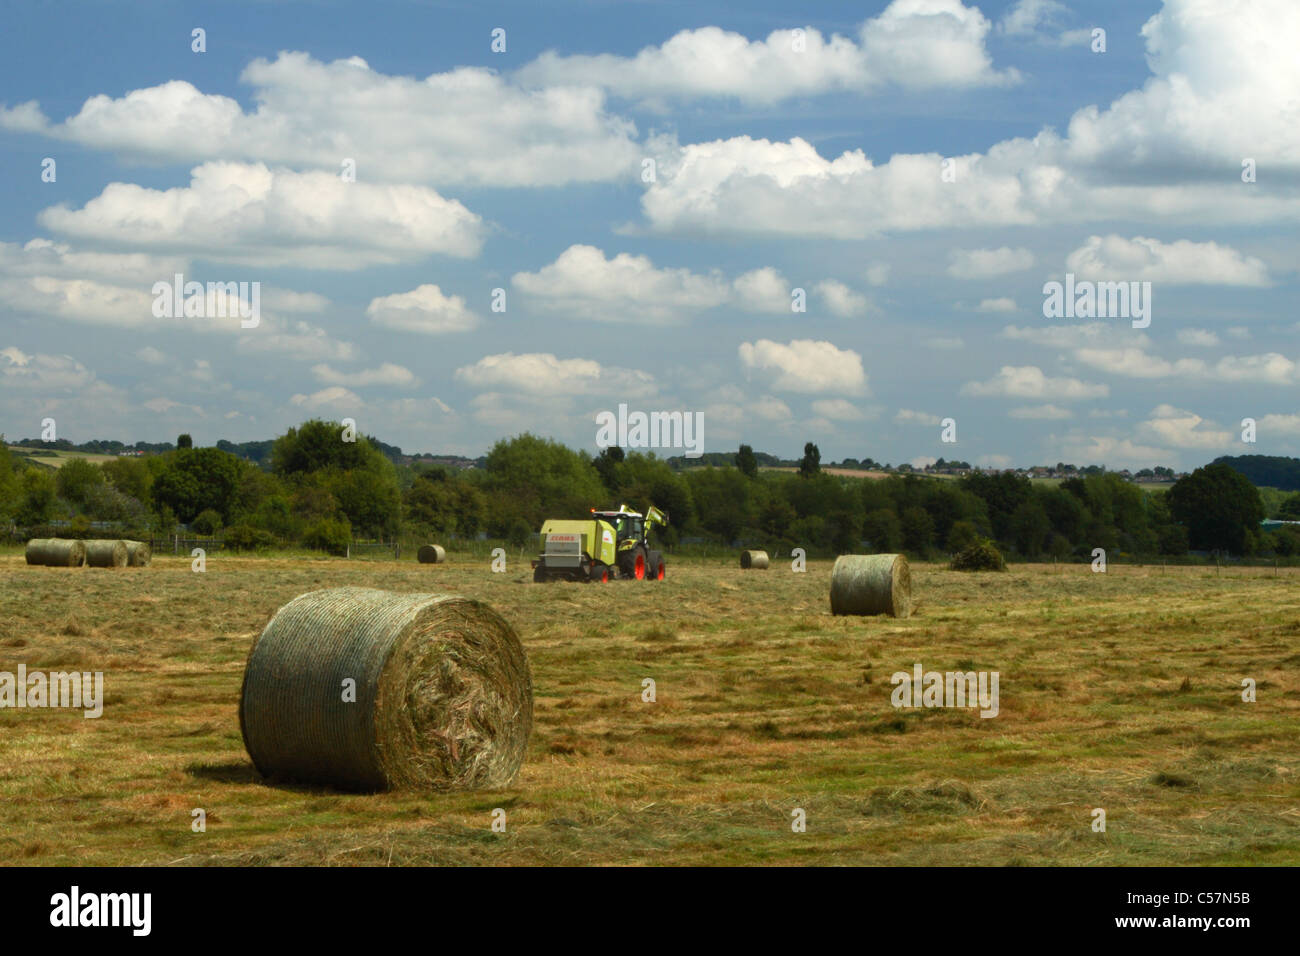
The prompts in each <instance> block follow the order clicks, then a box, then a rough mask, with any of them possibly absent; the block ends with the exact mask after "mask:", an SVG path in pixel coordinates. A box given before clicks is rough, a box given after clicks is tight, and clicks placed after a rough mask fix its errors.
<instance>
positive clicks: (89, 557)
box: [86, 538, 126, 568]
mask: <svg viewBox="0 0 1300 956" xmlns="http://www.w3.org/2000/svg"><path fill="white" fill-rule="evenodd" d="M86 564H87V566H89V567H92V568H124V567H126V542H125V541H109V540H108V539H106V538H105V539H97V540H92V541H87V542H86Z"/></svg>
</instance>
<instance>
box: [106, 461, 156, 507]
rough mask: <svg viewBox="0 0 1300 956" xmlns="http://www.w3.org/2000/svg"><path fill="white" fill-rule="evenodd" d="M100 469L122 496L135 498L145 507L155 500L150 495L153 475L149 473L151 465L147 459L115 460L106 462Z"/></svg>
mask: <svg viewBox="0 0 1300 956" xmlns="http://www.w3.org/2000/svg"><path fill="white" fill-rule="evenodd" d="M100 469H101V470H102V471H103V473H104V477H105V478H106V479H108V481H109V483H110V484H111V485H112V486H113V487H114V488H116V489H117V490H118V491H120V492H122V494H124V495H128V496H130V497H132V498H134V499H135V500H136V501H138V502H140V503H141V504H142V505H144V506H145V507H148V506H149V505H151V504H152V503H153V498H152V497H151V495H150V488H151V487H152V485H153V474H152V473H151V472H150V471H149V465H148V464H147V462H146V460H145V459H143V458H130V457H121V458H114V459H112V460H111V461H106V462H104V464H102V465H101V466H100Z"/></svg>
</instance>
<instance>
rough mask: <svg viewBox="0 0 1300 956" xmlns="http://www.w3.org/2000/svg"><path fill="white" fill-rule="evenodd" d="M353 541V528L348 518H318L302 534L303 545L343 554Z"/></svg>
mask: <svg viewBox="0 0 1300 956" xmlns="http://www.w3.org/2000/svg"><path fill="white" fill-rule="evenodd" d="M351 543H352V528H351V527H350V526H349V525H348V521H347V519H346V518H317V519H316V520H315V521H313V522H312V523H311V524H309V525H307V527H306V529H305V530H304V531H303V534H302V546H303V547H304V548H311V549H312V550H313V551H324V552H326V553H327V554H333V555H336V556H340V557H341V556H342V555H345V554H347V551H348V546H349V545H350V544H351Z"/></svg>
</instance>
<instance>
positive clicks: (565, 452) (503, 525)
mask: <svg viewBox="0 0 1300 956" xmlns="http://www.w3.org/2000/svg"><path fill="white" fill-rule="evenodd" d="M484 471H485V474H484V476H483V487H484V490H485V491H486V492H487V494H488V496H489V499H490V501H491V502H492V504H491V505H490V507H489V515H490V518H489V522H488V525H489V531H491V532H494V533H495V534H497V535H498V536H501V537H504V536H505V534H506V532H507V531H508V530H509V529H510V527H511V525H512V524H513V523H514V521H515V519H516V518H518V519H522V520H523V521H524V522H525V523H526V524H527V525H528V526H529V527H530V528H531V529H532V530H533V531H536V530H537V529H539V528H540V527H541V526H542V522H543V521H544V520H545V519H547V518H577V517H580V516H582V515H586V514H590V513H591V509H592V508H595V507H599V504H600V502H601V501H603V500H604V499H605V496H606V494H607V492H606V491H605V488H604V485H603V484H602V483H601V480H600V475H599V474H598V473H597V472H596V469H595V468H594V467H593V466H592V464H591V459H590V458H588V457H587V456H586V455H583V454H580V453H578V452H575V451H572V450H570V449H568V448H566V447H564V446H563V445H561V444H560V443H559V442H555V441H551V440H549V439H545V438H538V437H537V436H536V435H531V434H527V433H525V434H523V435H519V436H517V437H515V438H511V439H503V440H501V441H498V442H497V443H496V444H495V445H493V446H492V450H491V451H490V452H488V455H487V461H486V463H485V469H484Z"/></svg>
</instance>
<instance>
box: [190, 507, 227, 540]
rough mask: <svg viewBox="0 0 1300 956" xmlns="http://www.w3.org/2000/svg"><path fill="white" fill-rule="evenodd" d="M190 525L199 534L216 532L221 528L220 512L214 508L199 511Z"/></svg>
mask: <svg viewBox="0 0 1300 956" xmlns="http://www.w3.org/2000/svg"><path fill="white" fill-rule="evenodd" d="M190 527H191V528H192V529H194V531H196V532H197V533H199V534H216V533H217V532H218V531H220V530H221V513H220V512H219V511H217V510H216V509H214V508H207V509H205V510H203V511H200V512H199V514H198V516H197V517H196V518H195V519H194V520H193V521H192V522H190Z"/></svg>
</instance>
